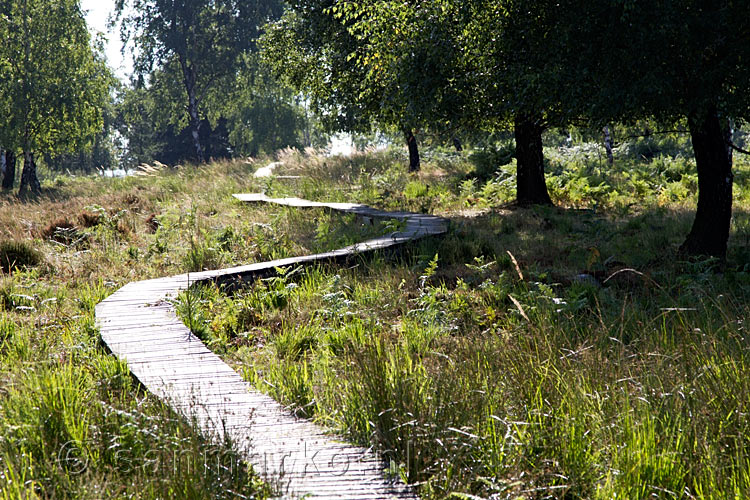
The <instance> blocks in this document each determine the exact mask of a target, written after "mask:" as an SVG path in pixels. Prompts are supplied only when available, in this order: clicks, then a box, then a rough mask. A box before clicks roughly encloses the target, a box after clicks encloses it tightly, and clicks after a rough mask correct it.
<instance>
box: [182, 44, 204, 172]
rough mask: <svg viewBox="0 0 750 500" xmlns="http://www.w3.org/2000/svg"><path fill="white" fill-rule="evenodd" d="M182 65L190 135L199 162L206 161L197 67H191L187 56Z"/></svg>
mask: <svg viewBox="0 0 750 500" xmlns="http://www.w3.org/2000/svg"><path fill="white" fill-rule="evenodd" d="M180 65H181V66H182V77H183V82H184V83H185V91H186V92H187V95H188V115H189V116H190V135H191V136H192V137H193V146H194V147H195V157H196V159H197V161H198V163H205V162H206V158H205V155H204V154H203V145H202V144H201V138H200V129H201V119H200V114H199V113H198V97H197V96H196V95H195V82H196V77H195V68H193V67H190V66H189V65H188V64H187V62H186V61H185V58H184V57H182V56H180Z"/></svg>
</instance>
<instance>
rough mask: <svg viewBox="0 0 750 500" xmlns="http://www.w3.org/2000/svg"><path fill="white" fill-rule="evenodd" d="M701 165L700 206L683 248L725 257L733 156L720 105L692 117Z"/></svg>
mask: <svg viewBox="0 0 750 500" xmlns="http://www.w3.org/2000/svg"><path fill="white" fill-rule="evenodd" d="M688 127H689V128H690V137H691V139H692V142H693V151H694V153H695V163H696V166H697V167H698V210H697V211H696V213H695V220H694V221H693V227H692V229H691V230H690V234H688V236H687V239H686V240H685V242H684V243H683V244H682V246H681V247H680V251H682V252H684V253H686V254H688V255H708V256H712V257H718V258H720V259H725V258H726V255H727V240H729V224H730V222H731V219H732V182H733V179H734V175H733V174H732V160H731V157H730V156H729V154H728V152H727V144H726V141H725V138H726V134H725V131H724V130H723V129H722V126H721V122H720V121H719V117H718V114H717V112H716V109H711V110H709V111H708V112H706V113H703V114H700V115H692V116H690V117H688Z"/></svg>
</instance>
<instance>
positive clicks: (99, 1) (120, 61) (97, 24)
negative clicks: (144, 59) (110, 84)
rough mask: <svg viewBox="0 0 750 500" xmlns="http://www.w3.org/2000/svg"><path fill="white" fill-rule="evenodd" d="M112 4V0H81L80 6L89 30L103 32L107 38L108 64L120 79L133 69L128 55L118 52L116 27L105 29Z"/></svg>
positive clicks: (128, 74) (112, 7)
mask: <svg viewBox="0 0 750 500" xmlns="http://www.w3.org/2000/svg"><path fill="white" fill-rule="evenodd" d="M114 5H115V2H114V0H82V1H81V8H82V9H83V11H84V12H85V13H86V21H87V22H88V25H89V30H91V31H92V32H100V33H103V34H104V36H105V37H106V38H107V46H106V51H105V54H106V56H107V61H108V63H109V66H110V67H111V68H112V69H113V70H115V74H116V75H117V77H118V78H120V80H127V79H128V77H129V76H130V73H131V72H132V71H133V63H132V61H131V59H130V57H125V58H123V56H122V54H120V49H121V47H122V43H121V42H120V35H119V33H118V28H114V30H113V31H108V29H107V18H108V17H109V15H110V14H111V13H112V10H113V9H114Z"/></svg>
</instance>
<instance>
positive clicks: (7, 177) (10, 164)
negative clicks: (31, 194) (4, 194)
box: [3, 151, 16, 189]
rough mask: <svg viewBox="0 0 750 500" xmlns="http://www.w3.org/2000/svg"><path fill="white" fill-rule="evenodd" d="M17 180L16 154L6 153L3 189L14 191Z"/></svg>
mask: <svg viewBox="0 0 750 500" xmlns="http://www.w3.org/2000/svg"><path fill="white" fill-rule="evenodd" d="M15 180H16V154H15V153H14V152H13V151H6V152H5V173H4V174H3V189H13V183H14V182H15Z"/></svg>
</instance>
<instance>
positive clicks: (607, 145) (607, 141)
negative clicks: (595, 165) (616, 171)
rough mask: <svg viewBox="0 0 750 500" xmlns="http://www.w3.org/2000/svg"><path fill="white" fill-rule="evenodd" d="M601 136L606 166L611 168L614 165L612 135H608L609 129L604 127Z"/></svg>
mask: <svg viewBox="0 0 750 500" xmlns="http://www.w3.org/2000/svg"><path fill="white" fill-rule="evenodd" d="M602 134H604V149H605V150H606V151H607V165H609V166H610V167H611V166H612V165H614V164H615V157H614V155H613V154H612V134H610V133H609V127H604V128H603V129H602Z"/></svg>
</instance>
